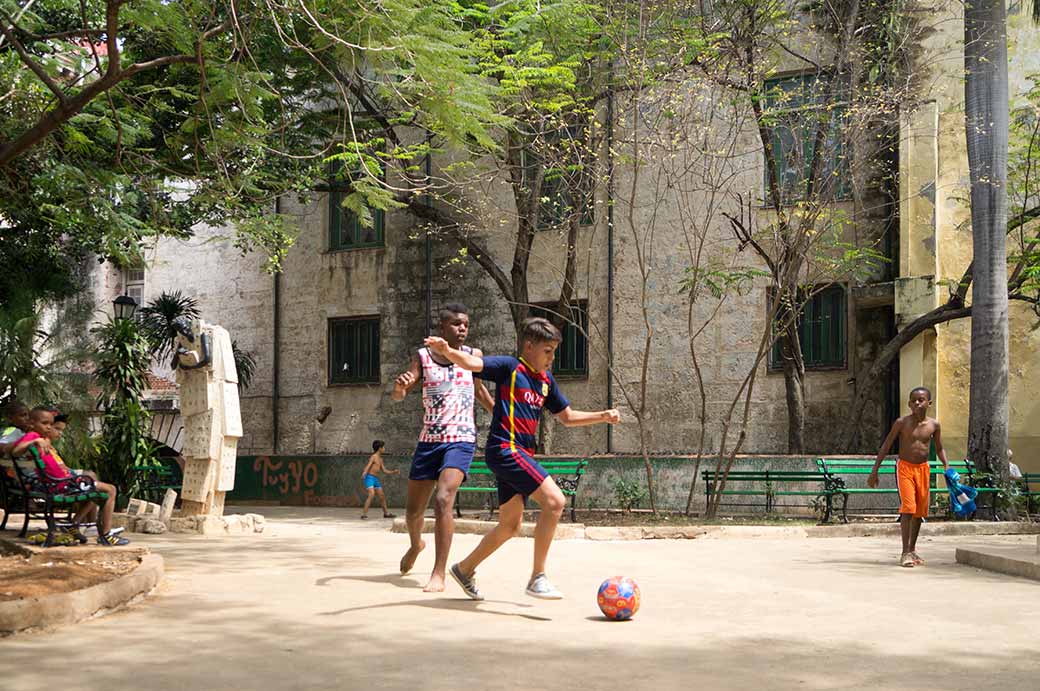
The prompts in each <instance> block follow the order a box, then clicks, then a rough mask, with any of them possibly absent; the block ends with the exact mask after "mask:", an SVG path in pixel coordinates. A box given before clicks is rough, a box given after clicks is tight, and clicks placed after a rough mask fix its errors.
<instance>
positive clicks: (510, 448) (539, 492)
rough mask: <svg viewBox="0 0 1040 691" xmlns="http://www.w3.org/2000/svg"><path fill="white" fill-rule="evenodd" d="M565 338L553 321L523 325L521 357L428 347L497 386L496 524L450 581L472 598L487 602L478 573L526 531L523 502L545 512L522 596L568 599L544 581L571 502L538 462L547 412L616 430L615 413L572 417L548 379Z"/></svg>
mask: <svg viewBox="0 0 1040 691" xmlns="http://www.w3.org/2000/svg"><path fill="white" fill-rule="evenodd" d="M560 340H561V336H560V332H559V330H557V328H556V327H555V326H553V325H552V323H551V322H549V320H547V319H541V318H533V319H528V320H527V321H526V322H524V326H523V329H522V330H521V333H520V358H519V359H517V358H515V357H511V356H493V357H484V358H481V357H478V356H476V355H473V354H472V353H466V352H463V351H461V350H458V349H456V348H452V347H451V346H450V345H449V344H448V343H447V341H445V340H444V339H442V338H436V337H432V338H427V339H426V345H427V346H428V347H429V348H430V349H431V350H433V351H434V352H436V353H437V354H438V355H440V356H442V357H444V358H446V359H448V360H450V361H451V362H454V363H455V364H457V365H459V366H460V367H463V368H465V369H467V370H469V371H471V372H473V373H474V374H475V375H476V376H477V377H479V378H481V379H486V380H488V381H492V382H494V383H495V387H496V388H495V409H494V413H493V415H492V420H491V429H490V431H489V432H488V441H487V448H486V449H485V454H484V457H485V460H486V461H487V464H488V467H489V468H491V470H492V472H494V473H495V477H496V478H497V480H498V499H499V507H500V508H499V514H498V525H497V526H495V528H494V529H493V530H492V531H491V532H490V533H488V534H487V535H485V536H484V538H483V539H482V540H481V541H480V544H479V545H477V547H476V549H474V550H473V551H472V552H471V553H470V554H469V556H467V557H466V558H465V559H463V560H462V561H460V562H459V563H457V564H454V565H452V567H451V576H452V578H454V579H455V581H456V582H457V583H458V584H459V585H460V586H461V587H462V589H463V590H464V591H465V593H466V595H468V596H469V597H471V598H472V599H474V600H483V599H484V598H483V596H482V595H481V594H480V591H479V590H478V589H477V583H476V578H475V575H476V569H477V566H479V565H480V563H481V562H483V561H484V560H485V559H487V558H488V557H489V556H491V555H492V554H493V553H494V552H495V550H497V549H498V548H499V547H501V546H502V545H503V544H505V542H506V541H507V540H509V538H511V537H513V536H514V535H516V534H517V533H518V532H519V530H520V522H521V521H522V520H523V516H524V501H525V499H526V498H527V497H531V498H532V499H534V500H535V502H536V503H537V504H538V506H539V507H540V508H541V511H540V512H539V514H538V522H537V524H536V525H535V530H534V564H533V567H532V569H531V578H530V580H529V581H528V582H527V588H526V590H525V591H524V592H525V593H526V594H527V595H530V596H531V597H536V598H541V599H545V600H559V599H560V598H562V597H563V595H562V594H561V593H560V591H559V590H557V589H556V587H555V586H553V584H552V583H551V582H550V581H549V579H548V577H546V575H545V560H546V557H547V556H548V554H549V546H550V545H551V544H552V539H553V536H554V535H555V534H556V525H557V524H558V523H559V522H560V514H562V513H563V509H564V506H565V505H566V499H565V498H564V496H563V493H562V492H561V491H560V488H559V487H557V486H556V483H555V482H554V481H553V479H552V477H550V475H549V474H548V473H547V472H546V471H545V469H544V468H542V467H541V466H540V465H539V464H538V462H537V461H536V460H535V459H534V446H535V437H536V435H537V432H538V418H539V416H540V415H541V411H542V408H543V407H545V408H547V409H548V410H549V412H550V413H552V414H553V415H555V416H556V418H557V419H558V420H559V421H560V422H562V423H563V424H564V425H566V426H567V427H580V426H583V425H594V424H597V423H600V422H606V423H608V424H612V425H613V424H616V423H618V422H620V420H621V416H620V415H619V413H618V411H617V410H614V409H611V410H601V411H599V412H594V413H588V412H581V411H578V410H573V409H572V408H571V407H570V402H569V401H568V400H567V398H566V397H565V396H564V395H563V393H562V392H561V391H560V389H559V387H558V386H557V385H556V380H555V379H554V378H553V376H552V374H550V373H549V368H550V367H552V363H553V359H554V358H555V356H556V348H557V346H559V345H560Z"/></svg>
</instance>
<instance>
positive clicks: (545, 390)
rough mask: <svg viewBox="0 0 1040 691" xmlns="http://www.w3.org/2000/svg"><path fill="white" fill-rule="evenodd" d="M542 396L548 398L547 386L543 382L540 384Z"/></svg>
mask: <svg viewBox="0 0 1040 691" xmlns="http://www.w3.org/2000/svg"><path fill="white" fill-rule="evenodd" d="M542 395H543V396H548V395H549V385H548V384H546V383H545V382H542Z"/></svg>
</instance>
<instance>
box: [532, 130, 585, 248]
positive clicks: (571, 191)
mask: <svg viewBox="0 0 1040 691" xmlns="http://www.w3.org/2000/svg"><path fill="white" fill-rule="evenodd" d="M546 140H547V141H548V145H549V147H550V148H551V149H552V150H553V152H554V153H553V155H552V158H554V159H556V160H552V161H543V160H542V157H541V156H539V155H538V154H537V153H535V152H534V151H532V150H531V149H523V151H522V152H521V164H522V166H523V179H524V186H525V187H529V184H530V182H531V181H533V176H534V172H535V170H536V169H537V167H538V166H539V165H544V166H545V170H544V173H543V177H542V187H541V193H540V194H539V203H538V228H537V229H538V230H550V229H553V228H558V227H560V226H562V225H564V224H565V223H567V221H568V220H569V219H570V218H571V216H573V215H574V214H580V217H579V219H578V222H579V223H580V224H581V225H586V226H587V225H592V224H593V223H595V222H596V215H595V198H594V187H595V185H594V181H593V180H592V177H591V175H590V172H589V170H588V169H587V167H586V166H585V164H584V162H585V161H588V160H591V154H590V153H589V152H588V151H587V145H586V143H585V141H586V137H585V129H584V128H583V127H581V126H577V125H574V126H569V127H565V128H564V129H563V130H562V131H561V132H558V133H552V134H547V135H546Z"/></svg>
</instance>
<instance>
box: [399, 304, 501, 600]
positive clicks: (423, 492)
mask: <svg viewBox="0 0 1040 691" xmlns="http://www.w3.org/2000/svg"><path fill="white" fill-rule="evenodd" d="M467 312H468V310H467V309H466V307H465V306H464V305H460V304H458V303H451V304H448V305H445V306H444V307H443V308H441V310H440V314H439V317H440V320H439V324H438V333H440V337H441V338H442V339H443V340H444V341H445V342H446V343H447V344H448V345H449V346H450V347H452V348H454V349H457V350H461V351H463V352H466V353H471V354H473V355H475V356H477V357H480V355H481V353H480V351H479V350H477V349H476V348H470V347H469V346H466V345H463V344H464V343H465V342H466V337H467V336H468V335H469V314H468V313H467ZM420 382H422V400H423V428H422V432H421V433H420V434H419V443H418V444H417V445H416V447H415V455H414V456H413V458H412V468H411V471H410V472H409V473H408V500H407V504H406V507H407V508H406V509H405V523H406V524H407V526H408V537H409V539H410V545H409V547H408V551H407V552H405V553H404V556H403V557H401V574H402V575H403V574H406V573H408V572H409V571H411V570H412V567H413V566H415V560H416V558H417V557H418V556H419V552H421V551H422V550H423V549H424V548H425V547H426V543H425V542H423V539H422V527H423V520H424V514H425V513H426V505H427V504H429V503H430V496H431V495H433V492H434V490H435V489H436V490H437V496H436V498H435V499H434V504H433V510H434V516H435V518H436V525H435V527H434V536H435V541H434V544H435V550H434V563H433V573H431V574H430V580H429V582H428V583H427V584H426V586H425V587H424V588H423V590H424V591H425V592H427V593H439V592H441V591H443V590H444V576H445V571H446V570H447V567H448V552H449V551H450V550H451V539H452V536H453V535H454V534H455V517H454V516H452V514H451V510H452V506H454V504H455V494H456V492H458V489H459V485H461V484H462V482H463V481H464V480H465V479H466V473H468V472H469V466H470V463H472V462H473V454H474V453H475V451H476V443H477V427H476V424H475V423H474V419H473V401H474V399H476V401H478V402H479V403H480V405H481V406H483V407H484V409H485V410H487V411H488V412H489V413H490V412H491V409H492V406H493V405H494V401H493V400H492V398H491V394H489V393H488V390H487V389H485V388H484V387H483V386H482V385H480V384H476V385H475V384H474V382H473V374H472V373H470V372H469V371H467V370H465V369H463V368H461V367H456V366H455V365H454V364H452V362H451V361H450V360H446V359H444V358H442V357H440V356H438V355H436V354H434V353H433V352H432V351H431V350H430V349H429V348H421V349H420V350H419V351H418V352H416V353H415V354H414V355H413V356H412V363H411V366H410V367H409V368H408V370H407V371H405V372H403V373H401V375H400V376H398V377H397V379H396V380H394V390H393V392H392V393H391V394H390V397H391V398H392V399H393V400H395V401H400V400H403V399H404V397H405V396H406V395H407V394H408V392H409V391H411V390H412V388H414V387H415V386H416V385H417V384H419V383H420Z"/></svg>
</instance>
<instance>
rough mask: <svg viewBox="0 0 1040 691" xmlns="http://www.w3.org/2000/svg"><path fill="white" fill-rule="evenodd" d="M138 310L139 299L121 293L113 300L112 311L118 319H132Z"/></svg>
mask: <svg viewBox="0 0 1040 691" xmlns="http://www.w3.org/2000/svg"><path fill="white" fill-rule="evenodd" d="M136 311H137V300H134V299H133V298H132V297H130V296H129V295H120V296H119V297H117V298H116V299H115V300H113V301H112V313H113V314H115V317H116V319H132V318H133V316H134V312H136Z"/></svg>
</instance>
